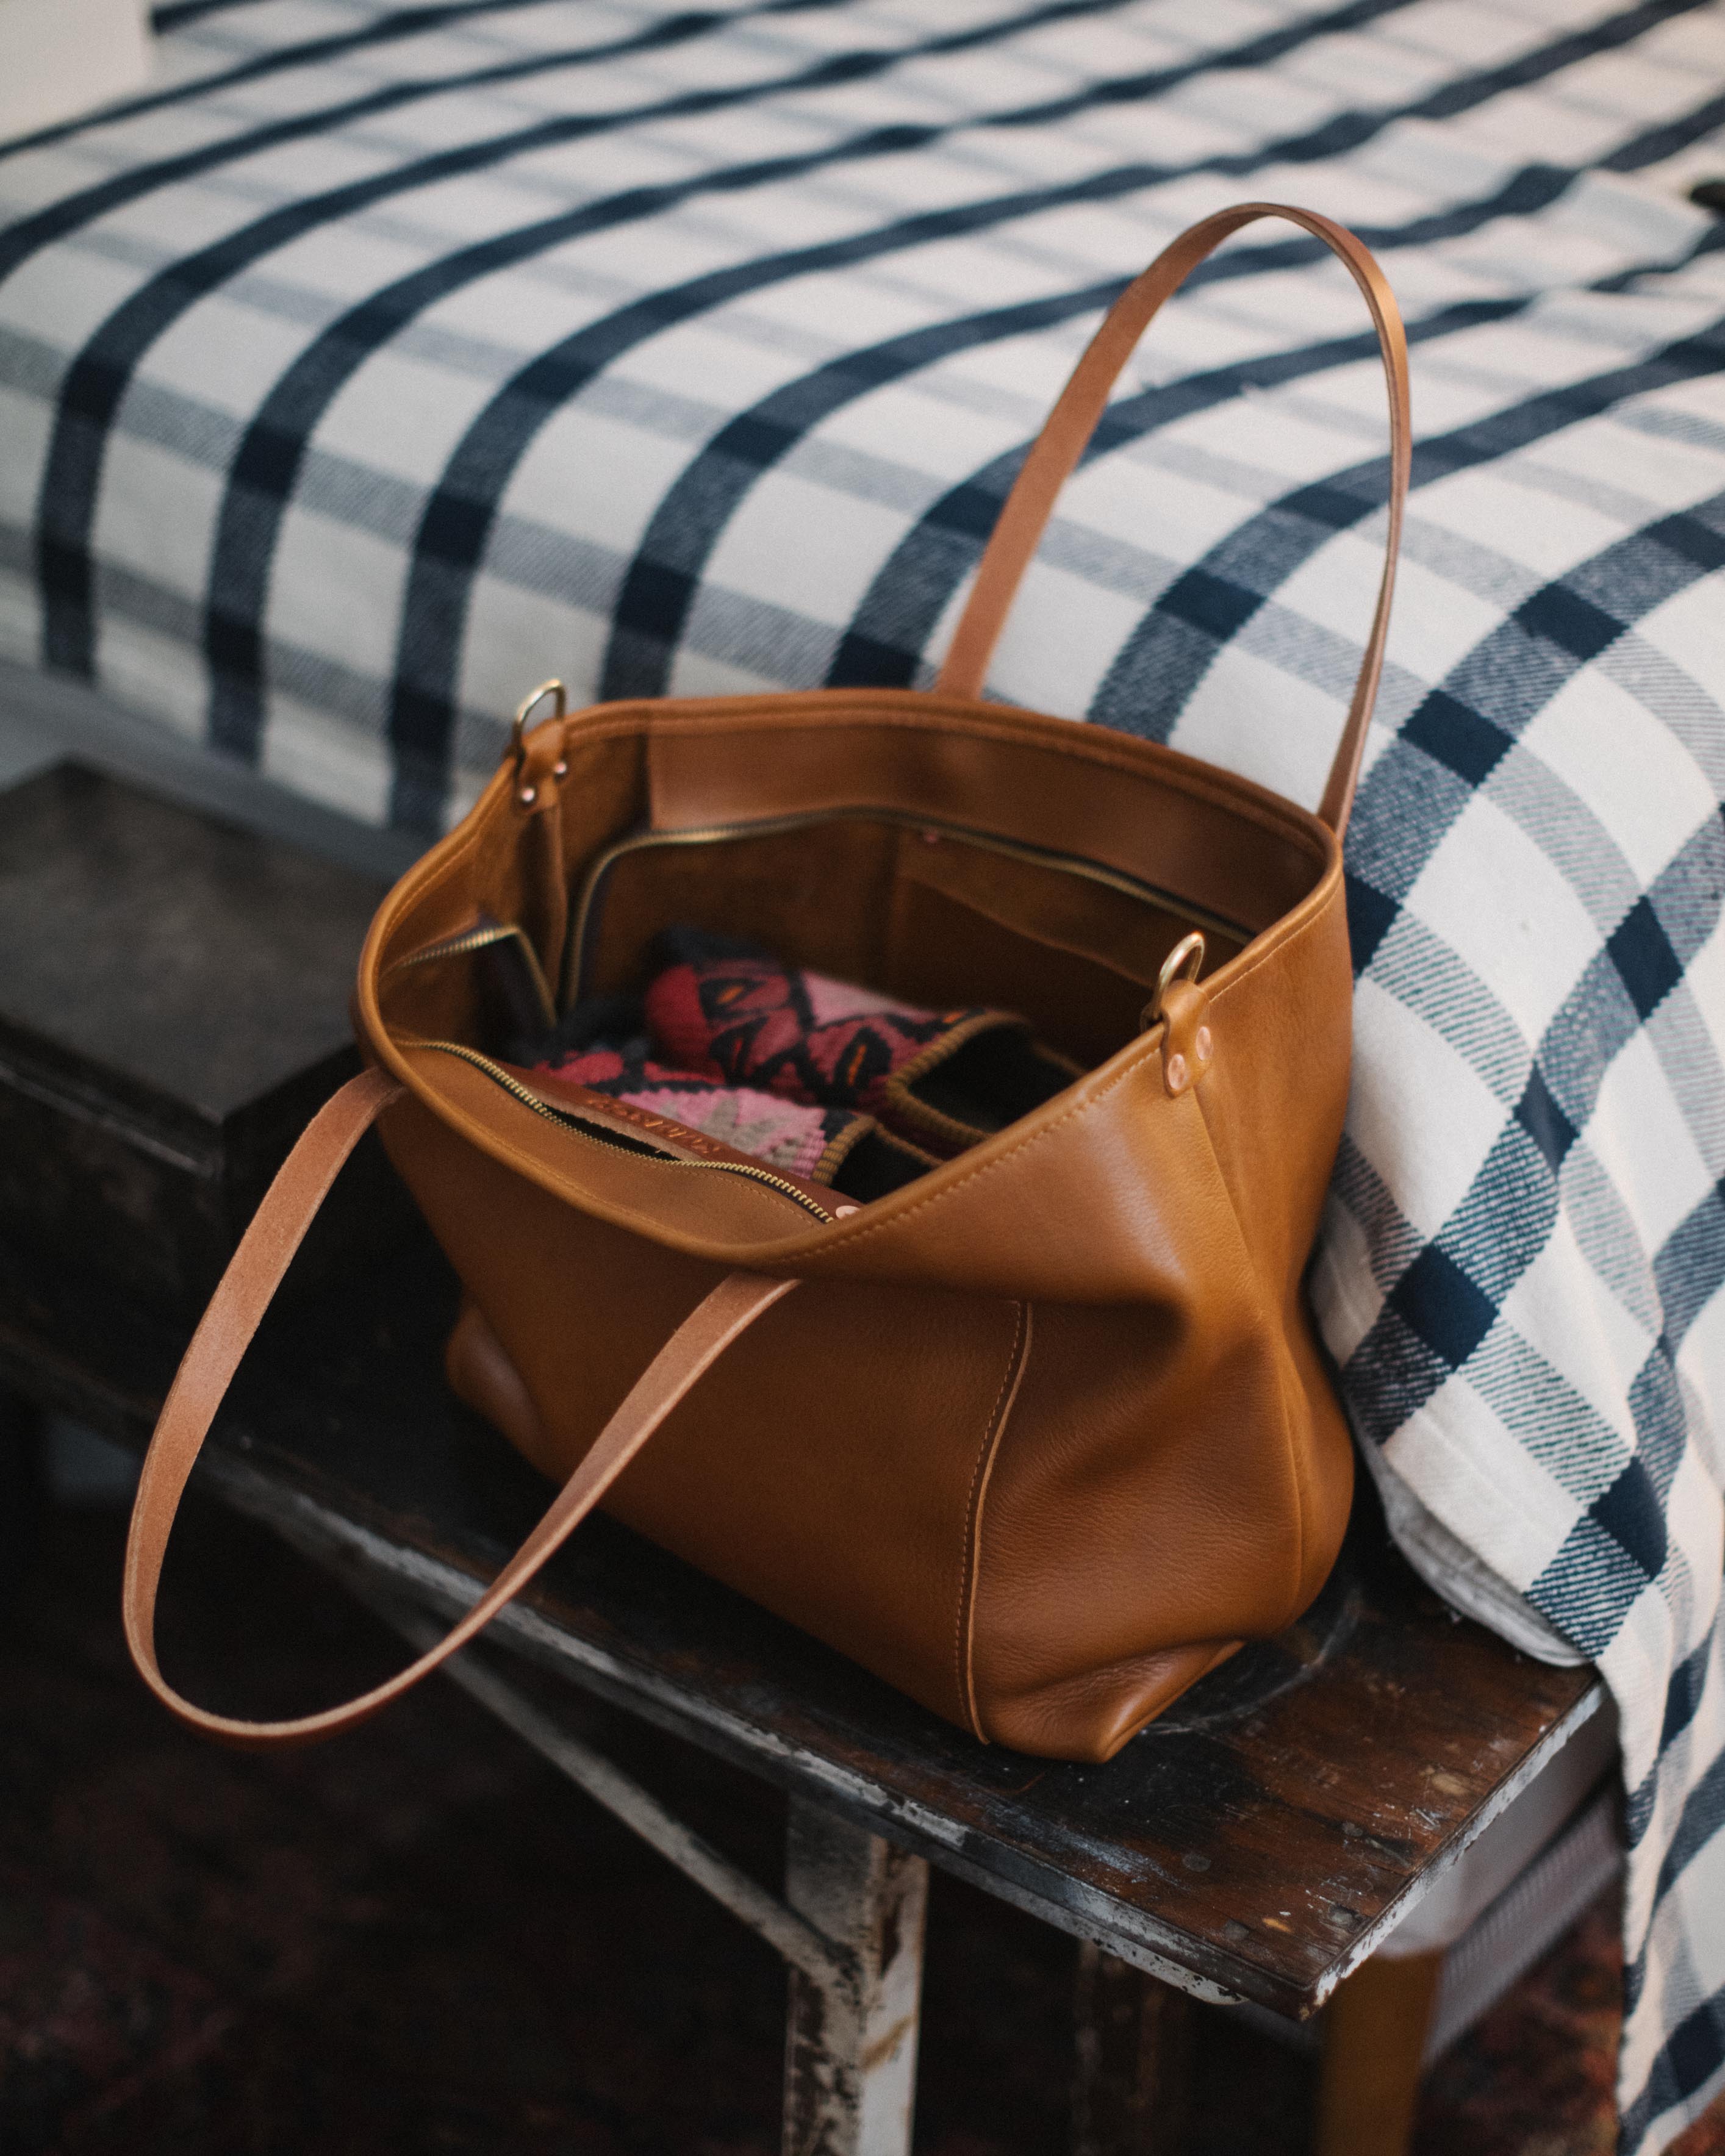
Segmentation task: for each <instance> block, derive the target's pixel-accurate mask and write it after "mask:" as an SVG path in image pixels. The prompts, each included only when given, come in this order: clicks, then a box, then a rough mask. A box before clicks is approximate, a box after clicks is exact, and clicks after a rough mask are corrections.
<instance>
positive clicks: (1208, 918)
mask: <svg viewBox="0 0 1725 2156" xmlns="http://www.w3.org/2000/svg"><path fill="white" fill-rule="evenodd" d="M833 823H873V824H891V825H893V826H894V827H895V828H896V829H901V830H910V831H937V832H939V834H941V836H942V838H947V839H960V840H962V841H963V843H964V844H967V845H972V846H978V847H980V848H981V850H983V852H984V853H991V854H1000V855H1004V857H1005V858H1006V859H1007V860H1015V861H1029V863H1031V865H1033V866H1034V867H1037V868H1052V869H1059V870H1064V871H1065V873H1066V874H1067V875H1076V876H1077V877H1079V878H1080V879H1081V880H1083V881H1084V882H1086V883H1098V884H1101V885H1104V886H1105V887H1106V889H1107V890H1110V891H1119V892H1120V893H1121V894H1122V896H1125V897H1127V898H1135V899H1139V900H1144V901H1148V902H1149V903H1150V904H1151V905H1153V906H1160V907H1161V908H1162V909H1163V911H1166V912H1169V913H1173V914H1177V915H1178V916H1179V917H1180V918H1181V919H1182V920H1185V921H1191V922H1193V923H1194V926H1195V927H1199V928H1202V929H1206V930H1208V931H1209V932H1210V933H1211V934H1212V935H1214V936H1220V937H1224V938H1226V939H1227V940H1228V941H1230V942H1237V943H1240V944H1242V945H1244V944H1246V943H1249V942H1250V941H1251V938H1252V931H1251V930H1250V928H1248V927H1246V926H1245V922H1244V921H1230V920H1229V919H1227V917H1226V916H1224V915H1222V914H1219V913H1211V912H1209V911H1208V910H1207V909H1206V908H1204V907H1203V906H1194V905H1193V904H1192V903H1191V901H1189V900H1188V899H1183V898H1181V897H1180V896H1178V894H1177V893H1175V892H1173V891H1163V889H1161V887H1160V886H1159V885H1156V884H1151V883H1144V882H1142V881H1141V880H1139V879H1138V878H1137V876H1131V875H1127V874H1126V873H1125V872H1124V871H1123V870H1119V869H1107V868H1103V867H1102V866H1101V865H1100V864H1099V863H1098V862H1096V861H1086V860H1080V859H1078V858H1077V857H1076V856H1075V855H1070V854H1060V853H1056V852H1055V851H1053V850H1051V849H1050V848H1048V847H1044V846H1032V845H1027V844H1024V843H1023V842H1022V841H1021V840H1019V839H1001V838H997V837H995V836H994V835H993V833H991V832H986V831H973V830H971V829H968V828H967V827H966V826H965V825H964V824H952V823H947V822H944V821H942V819H940V818H939V817H937V816H917V815H912V814H911V812H910V811H909V810H908V809H903V808H820V809H807V810H800V811H798V813H797V814H793V815H788V816H767V817H762V818H761V819H759V820H758V821H756V822H752V823H742V824H703V825H701V826H700V827H699V828H697V829H693V830H685V831H634V832H632V833H631V834H629V837H628V838H626V839H619V840H618V841H617V842H616V844H614V845H611V846H608V847H606V849H605V850H604V851H603V853H602V854H600V855H598V858H597V859H596V860H595V861H594V862H593V866H592V868H591V869H590V870H588V876H587V880H586V882H585V883H584V884H583V886H582V891H581V896H580V899H579V901H578V904H577V906H576V909H575V916H574V919H573V921H572V922H571V924H570V927H571V933H570V936H569V939H568V942H567V943H566V944H565V946H564V950H563V978H562V982H561V983H559V988H560V992H561V998H562V1009H565V1010H567V1009H568V1008H569V1006H570V1004H572V1002H574V1001H575V1000H576V999H577V998H578V996H579V994H580V993H581V989H582V986H583V983H582V974H583V972H584V971H585V968H586V963H587V946H588V937H589V936H590V934H591V933H592V931H593V926H594V922H593V913H594V910H595V907H596V906H597V904H598V896H599V891H600V886H601V885H602V884H603V881H604V880H605V878H606V876H607V875H608V874H609V872H610V870H611V868H612V866H613V865H614V863H616V862H618V861H619V860H623V859H624V857H625V856H626V855H629V854H636V853H643V852H644V851H645V850H647V849H648V848H649V847H652V846H710V845H716V844H722V843H723V842H724V841H725V840H726V839H755V838H775V837H777V836H778V834H780V833H781V832H783V831H800V830H806V829H808V828H809V826H810V825H811V824H833Z"/></svg>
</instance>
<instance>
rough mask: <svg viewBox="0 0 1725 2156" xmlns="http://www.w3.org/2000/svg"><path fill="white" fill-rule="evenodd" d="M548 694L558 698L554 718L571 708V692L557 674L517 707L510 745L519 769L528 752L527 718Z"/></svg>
mask: <svg viewBox="0 0 1725 2156" xmlns="http://www.w3.org/2000/svg"><path fill="white" fill-rule="evenodd" d="M547 696H555V697H556V699H557V709H556V710H555V711H553V712H552V718H553V719H560V718H562V716H563V714H564V713H565V712H566V711H567V710H568V708H569V692H568V690H567V689H566V688H565V687H564V686H563V685H562V682H561V681H559V680H557V677H556V676H555V675H553V676H552V679H551V680H549V681H542V682H541V683H540V684H539V686H538V687H537V688H536V690H534V691H533V693H532V695H531V696H527V697H525V698H524V699H523V700H522V701H521V704H520V705H519V706H517V708H516V715H515V725H514V726H513V728H512V729H511V732H510V737H509V746H510V748H511V752H512V753H513V755H514V757H515V765H516V770H517V771H519V770H520V769H521V758H522V757H524V756H525V755H526V744H527V720H528V718H529V716H531V712H532V710H533V707H534V706H535V705H536V704H542V703H543V702H544V701H545V699H546V698H547Z"/></svg>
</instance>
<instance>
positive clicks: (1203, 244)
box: [936, 203, 1411, 839]
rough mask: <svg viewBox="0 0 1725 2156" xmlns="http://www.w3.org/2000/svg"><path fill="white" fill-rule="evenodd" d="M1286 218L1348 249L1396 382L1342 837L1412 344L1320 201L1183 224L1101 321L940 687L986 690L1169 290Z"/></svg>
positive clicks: (1390, 557)
mask: <svg viewBox="0 0 1725 2156" xmlns="http://www.w3.org/2000/svg"><path fill="white" fill-rule="evenodd" d="M1264 217H1281V218H1286V219H1287V220H1288V222H1289V223H1291V224H1297V225H1301V226H1302V227H1303V228H1305V229H1306V230H1307V232H1309V233H1312V234H1314V235H1315V236H1316V237H1317V239H1321V240H1322V241H1323V243H1324V244H1325V245H1326V246H1327V248H1329V249H1330V250H1331V251H1332V253H1333V254H1337V255H1339V256H1340V258H1341V259H1342V260H1343V263H1344V264H1346V265H1347V268H1348V273H1349V274H1350V275H1351V276H1352V277H1353V281H1354V283H1355V284H1356V285H1358V287H1359V289H1360V291H1361V293H1362V294H1363V295H1364V298H1365V302H1366V305H1367V306H1368V308H1369V309H1370V310H1371V316H1372V322H1373V327H1374V328H1375V329H1376V330H1377V332H1378V350H1379V352H1381V354H1382V355H1383V360H1384V380H1385V383H1386V385H1387V387H1388V388H1389V533H1388V536H1387V539H1386V542H1385V547H1384V575H1383V578H1382V581H1381V582H1380V583H1379V584H1378V606H1377V611H1376V612H1375V613H1373V617H1372V629H1371V634H1370V635H1369V637H1368V639H1367V642H1366V649H1365V655H1364V657H1363V659H1362V660H1361V661H1360V670H1359V676H1358V680H1356V681H1355V683H1354V687H1353V701H1352V703H1351V704H1350V705H1349V706H1348V721H1347V724H1346V725H1345V726H1343V730H1342V739H1341V742H1340V744H1339V745H1338V747H1337V750H1336V757H1335V761H1334V762H1333V763H1332V765H1331V767H1330V775H1329V778H1328V780H1327V782H1326V784H1325V787H1324V793H1323V799H1322V802H1321V803H1320V804H1319V807H1318V811H1317V813H1318V814H1319V816H1320V817H1321V818H1322V820H1323V821H1324V822H1325V823H1326V824H1328V825H1329V827H1330V829H1332V831H1333V832H1334V833H1335V834H1336V835H1337V838H1338V839H1339V838H1340V837H1341V836H1342V834H1343V832H1344V831H1345V830H1346V829H1347V828H1348V811H1349V809H1350V808H1352V807H1353V789H1354V784H1355V782H1356V780H1357V779H1358V776H1359V764H1360V757H1361V755H1362V753H1363V751H1364V748H1365V743H1366V727H1367V725H1368V722H1369V721H1370V719H1371V716H1372V706H1373V703H1374V702H1375V701H1376V700H1377V696H1378V676H1379V675H1380V674H1381V673H1382V672H1383V670H1384V640H1385V639H1386V637H1387V636H1388V635H1389V602H1390V598H1391V595H1392V594H1393V593H1394V589H1395V564H1396V557H1397V555H1398V553H1399V552H1400V548H1401V533H1402V511H1403V508H1404V504H1405V502H1406V500H1407V495H1408V475H1409V443H1410V436H1411V425H1410V422H1409V409H1408V346H1407V339H1406V337H1405V336H1404V333H1403V331H1402V321H1401V316H1400V314H1399V312H1398V311H1397V309H1396V304H1395V299H1394V295H1393V294H1392V292H1391V291H1390V289H1389V284H1388V282H1387V281H1386V280H1385V278H1384V273H1383V271H1382V270H1381V269H1379V268H1378V264H1377V263H1376V262H1375V261H1374V260H1373V258H1372V256H1371V254H1369V253H1368V250H1367V249H1365V248H1364V247H1363V246H1362V245H1361V244H1360V242H1359V241H1358V239H1355V238H1354V236H1353V234H1352V233H1351V232H1349V231H1348V229H1347V228H1345V227H1344V226H1343V225H1339V224H1336V223H1332V221H1331V219H1330V218H1327V217H1320V216H1319V215H1318V214H1317V212H1316V211H1315V210H1308V209H1295V208H1291V207H1290V206H1289V205H1288V204H1286V203H1240V204H1238V205H1237V206H1236V207H1235V208H1233V209H1224V210H1219V211H1218V212H1217V213H1216V215H1215V216H1214V217H1207V218H1204V220H1203V222H1202V223H1199V224H1194V226H1193V227H1192V228H1191V229H1190V230H1189V231H1187V232H1183V233H1182V234H1181V235H1180V237H1179V238H1178V239H1177V240H1175V241H1174V242H1173V244H1172V245H1171V246H1169V247H1167V248H1164V249H1163V252H1162V253H1161V254H1158V256H1157V258H1156V259H1155V260H1154V261H1153V263H1152V264H1150V267H1149V268H1148V269H1146V270H1145V271H1144V273H1143V275H1142V276H1140V277H1137V278H1136V279H1134V280H1133V281H1132V284H1130V285H1127V289H1126V290H1125V291H1123V292H1122V294H1121V295H1120V297H1119V298H1118V299H1117V300H1116V301H1115V302H1114V305H1112V306H1111V308H1110V309H1109V310H1108V312H1107V313H1106V316H1104V317H1103V319H1102V323H1101V327H1100V328H1099V329H1098V330H1097V331H1096V335H1095V336H1093V337H1092V338H1091V341H1090V343H1089V345H1088V346H1086V350H1085V353H1084V357H1082V358H1081V360H1080V361H1079V362H1078V364H1077V366H1076V367H1075V368H1074V369H1073V370H1072V373H1071V377H1070V379H1069V380H1068V382H1067V383H1066V386H1065V388H1064V389H1063V390H1062V391H1061V392H1060V397H1059V398H1058V400H1057V401H1056V403H1055V408H1054V409H1053V411H1052V412H1050V414H1049V415H1048V419H1047V423H1045V426H1044V427H1043V429H1042V432H1041V433H1040V434H1039V435H1038V436H1037V437H1036V439H1035V441H1034V443H1033V444H1031V446H1030V453H1029V455H1028V456H1027V457H1026V458H1025V459H1024V465H1023V468H1022V469H1021V470H1020V471H1019V475H1018V478H1017V480H1015V481H1014V485H1013V490H1012V492H1011V493H1010V494H1009V495H1008V496H1007V498H1006V502H1005V506H1004V507H1003V509H1002V510H1001V511H1000V515H999V520H998V521H997V522H996V524H995V526H994V529H993V532H992V534H991V535H990V536H989V540H988V547H987V548H986V550H985V551H984V552H983V558H982V563H981V566H980V567H978V571H977V578H976V583H975V584H974V585H973V588H972V590H971V594H970V598H969V600H968V603H967V604H966V606H965V608H964V612H963V615H962V617H961V618H960V619H959V623H958V628H957V634H955V635H954V637H953V639H952V648H951V649H950V650H949V651H948V652H947V657H946V661H945V664H944V665H942V668H941V670H940V675H939V679H938V680H937V683H936V687H937V689H938V690H942V691H943V692H945V693H946V694H947V695H949V696H973V697H974V696H981V695H982V692H983V680H984V679H985V677H986V676H987V674H988V660H989V659H990V658H991V657H992V655H993V649H994V645H995V643H996V641H997V639H999V634H1000V631H1001V629H1002V628H1003V627H1004V624H1005V621H1006V615H1007V611H1008V609H1009V608H1010V606H1011V604H1012V602H1013V599H1014V595H1015V594H1016V593H1017V591H1018V588H1019V579H1020V578H1021V577H1023V575H1024V571H1025V569H1026V568H1027V567H1028V566H1029V562H1030V557H1031V556H1032V555H1033V554H1034V552H1036V549H1037V547H1038V546H1039V544H1040V542H1041V538H1042V533H1043V529H1044V527H1045V525H1046V524H1047V522H1048V520H1049V516H1050V512H1051V511H1053V508H1054V506H1055V497H1056V496H1057V495H1059V493H1060V489H1061V487H1062V486H1063V485H1065V482H1066V480H1067V478H1068V477H1069V475H1070V473H1071V471H1072V470H1073V467H1074V466H1075V465H1076V464H1077V462H1078V459H1080V457H1081V456H1082V455H1083V454H1084V450H1085V446H1086V444H1087V443H1088V442H1089V440H1090V438H1091V434H1093V433H1094V432H1095V431H1096V422H1097V420H1098V419H1099V418H1101V414H1102V408H1103V407H1104V406H1105V405H1106V403H1107V401H1108V393H1109V391H1110V390H1111V389H1112V388H1113V387H1114V382H1115V379H1116V377H1117V376H1118V374H1119V372H1120V370H1121V368H1122V367H1124V366H1125V364H1126V362H1127V360H1128V359H1129V358H1130V357H1132V352H1133V349H1134V347H1135V346H1137V341H1138V339H1139V338H1140V337H1141V336H1142V335H1143V333H1144V331H1146V329H1147V328H1148V326H1149V325H1150V322H1151V321H1152V319H1153V317H1154V316H1155V314H1156V311H1157V310H1158V308H1159V307H1160V306H1161V305H1162V303H1163V300H1166V299H1167V298H1168V296H1169V295H1171V294H1172V293H1173V292H1175V291H1177V290H1178V289H1179V287H1180V285H1182V284H1183V283H1184V281H1185V280H1186V279H1187V277H1188V276H1189V275H1190V274H1191V272H1192V271H1193V270H1194V269H1196V268H1197V266H1198V264H1199V263H1200V262H1202V261H1203V260H1204V257H1205V256H1206V255H1207V254H1209V253H1210V252H1211V251H1212V250H1213V249H1214V248H1216V247H1218V246H1219V245H1220V244H1221V243H1222V241H1223V240H1224V239H1227V238H1228V236H1229V235H1230V233H1235V232H1238V231H1239V230H1240V227H1241V226H1242V225H1246V224H1253V223H1256V222H1257V220H1258V219H1259V218H1264Z"/></svg>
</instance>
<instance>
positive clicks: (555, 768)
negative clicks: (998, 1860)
mask: <svg viewBox="0 0 1725 2156" xmlns="http://www.w3.org/2000/svg"><path fill="white" fill-rule="evenodd" d="M551 775H552V778H567V777H568V776H569V767H568V765H567V763H565V762H563V760H562V757H558V758H557V762H555V763H554V764H552V767H551Z"/></svg>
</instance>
